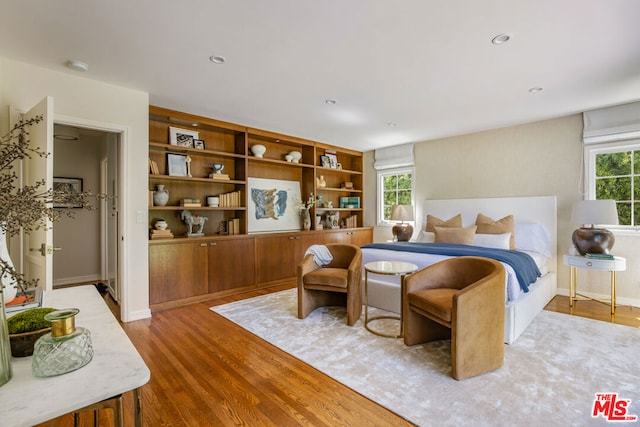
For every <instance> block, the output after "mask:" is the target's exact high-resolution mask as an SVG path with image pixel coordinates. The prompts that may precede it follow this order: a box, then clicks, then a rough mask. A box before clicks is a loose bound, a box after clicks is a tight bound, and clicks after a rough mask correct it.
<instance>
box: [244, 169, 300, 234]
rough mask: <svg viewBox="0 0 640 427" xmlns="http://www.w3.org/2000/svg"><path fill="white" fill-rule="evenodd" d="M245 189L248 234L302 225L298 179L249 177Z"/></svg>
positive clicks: (292, 228)
mask: <svg viewBox="0 0 640 427" xmlns="http://www.w3.org/2000/svg"><path fill="white" fill-rule="evenodd" d="M247 191H248V192H249V206H248V207H247V216H248V217H249V233H260V232H269V231H284V230H300V229H301V228H302V218H301V217H300V210H299V209H298V204H299V203H300V200H301V199H300V182H299V181H285V180H280V179H264V178H251V177H249V178H248V180H247Z"/></svg>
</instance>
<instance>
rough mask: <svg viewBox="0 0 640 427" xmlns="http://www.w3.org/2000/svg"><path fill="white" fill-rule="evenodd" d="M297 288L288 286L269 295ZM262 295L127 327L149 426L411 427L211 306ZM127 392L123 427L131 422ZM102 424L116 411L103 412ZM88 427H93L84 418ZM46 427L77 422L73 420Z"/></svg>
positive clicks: (561, 305)
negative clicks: (140, 362)
mask: <svg viewBox="0 0 640 427" xmlns="http://www.w3.org/2000/svg"><path fill="white" fill-rule="evenodd" d="M291 287H293V285H292V284H290V285H283V286H280V287H277V288H272V290H271V291H277V290H282V289H288V288H291ZM263 293H266V291H257V292H252V293H248V294H244V295H242V296H241V297H238V296H236V297H228V298H222V299H217V300H212V301H206V302H203V303H197V304H193V305H190V306H187V307H181V308H175V309H170V310H165V311H162V312H157V313H154V315H153V318H152V319H149V320H141V321H137V322H131V323H126V324H123V328H124V330H125V331H126V333H127V334H128V335H129V337H130V338H131V340H132V341H133V343H134V344H135V346H136V347H137V349H138V351H139V352H140V354H141V355H142V357H143V358H144V360H145V361H146V363H147V365H148V366H149V369H150V370H151V381H150V382H149V383H148V384H147V385H145V386H144V388H143V405H144V424H145V425H146V426H231V425H242V426H411V425H413V424H411V423H409V422H407V421H406V420H404V419H403V418H401V417H399V416H397V415H395V414H393V413H392V412H390V411H388V410H386V409H384V408H382V407H381V406H379V405H377V404H376V403H374V402H372V401H370V400H368V399H367V398H365V397H363V396H361V395H360V394H358V393H356V392H354V391H352V390H351V389H349V388H347V387H345V386H343V385H341V384H339V383H337V382H336V381H334V380H332V379H331V378H329V377H327V376H326V375H324V374H322V373H321V372H319V371H317V370H315V369H314V368H311V367H310V366H308V365H306V364H304V363H302V362H300V361H298V360H297V359H295V358H293V357H291V356H289V355H288V354H287V353H284V352H283V351H281V350H279V349H278V348H276V347H273V346H272V345H270V344H268V343H266V342H264V341H262V340H260V339H258V338H256V337H255V336H254V335H252V334H251V333H249V332H247V331H245V330H244V329H242V328H240V327H238V326H237V325H235V324H234V323H232V322H230V321H228V320H226V319H224V318H223V317H221V316H219V315H218V314H216V313H213V312H212V311H210V310H209V307H211V306H213V305H218V304H225V303H228V302H231V301H234V300H237V299H241V298H246V297H250V296H255V295H259V294H263ZM546 309H547V310H552V311H557V312H562V313H570V314H574V315H578V316H584V317H590V318H594V319H599V320H603V321H611V316H610V314H609V307H608V306H606V305H604V304H601V303H597V302H590V301H580V302H578V304H577V306H576V307H575V308H574V309H573V310H570V309H569V303H568V299H567V297H561V296H557V297H556V298H554V299H553V300H552V301H551V302H550V303H549V304H548V305H547V308H546ZM615 321H616V323H620V324H624V325H628V326H633V327H640V309H638V308H631V307H628V306H627V307H623V306H621V307H618V310H617V314H616V318H615ZM132 403H133V399H132V396H131V393H127V394H126V395H125V415H126V418H125V423H126V425H133V419H132V416H131V413H132V409H131V408H132ZM101 414H102V415H103V416H102V418H101V422H100V425H101V426H110V425H112V424H111V419H112V418H111V414H110V413H109V412H108V411H101ZM81 421H82V425H86V426H89V425H93V424H92V418H91V416H90V414H88V413H87V414H83V415H82V417H81ZM41 425H42V426H70V425H73V418H72V416H71V415H66V416H64V417H60V418H57V419H55V420H52V421H50V422H47V423H44V424H41Z"/></svg>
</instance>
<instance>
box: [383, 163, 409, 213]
mask: <svg viewBox="0 0 640 427" xmlns="http://www.w3.org/2000/svg"><path fill="white" fill-rule="evenodd" d="M413 179H414V173H413V168H403V169H386V170H380V171H378V224H379V225H393V224H394V223H393V222H391V221H390V218H391V206H393V205H413V204H414V203H413V201H414V199H413V194H414V191H413ZM409 223H411V222H409Z"/></svg>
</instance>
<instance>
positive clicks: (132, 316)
mask: <svg viewBox="0 0 640 427" xmlns="http://www.w3.org/2000/svg"><path fill="white" fill-rule="evenodd" d="M149 318H151V310H150V309H145V310H138V311H132V312H130V313H129V314H128V316H127V318H126V320H123V322H133V321H136V320H142V319H149Z"/></svg>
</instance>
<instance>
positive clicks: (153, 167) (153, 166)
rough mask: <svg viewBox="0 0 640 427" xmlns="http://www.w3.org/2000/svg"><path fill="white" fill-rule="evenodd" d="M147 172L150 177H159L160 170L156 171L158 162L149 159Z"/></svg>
mask: <svg viewBox="0 0 640 427" xmlns="http://www.w3.org/2000/svg"><path fill="white" fill-rule="evenodd" d="M149 171H150V172H151V174H152V175H160V169H158V162H156V161H155V160H151V159H149Z"/></svg>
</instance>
